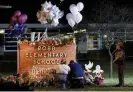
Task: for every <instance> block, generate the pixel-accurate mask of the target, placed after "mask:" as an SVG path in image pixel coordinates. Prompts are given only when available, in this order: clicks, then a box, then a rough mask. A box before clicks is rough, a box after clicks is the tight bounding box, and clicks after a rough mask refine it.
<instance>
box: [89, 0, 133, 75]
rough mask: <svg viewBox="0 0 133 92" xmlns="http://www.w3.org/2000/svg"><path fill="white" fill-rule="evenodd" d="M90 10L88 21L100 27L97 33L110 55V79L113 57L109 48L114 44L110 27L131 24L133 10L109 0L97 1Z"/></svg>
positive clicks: (132, 21) (128, 6)
mask: <svg viewBox="0 0 133 92" xmlns="http://www.w3.org/2000/svg"><path fill="white" fill-rule="evenodd" d="M92 10H93V12H94V13H93V14H92V18H91V20H90V21H91V22H93V23H94V22H95V23H97V24H98V25H100V28H99V29H98V32H99V35H100V37H101V38H102V39H103V42H104V45H105V47H106V48H107V50H108V52H109V55H110V77H112V72H113V68H112V67H113V64H112V61H113V56H112V53H111V46H112V45H113V44H114V33H113V32H112V31H111V30H112V29H113V28H112V27H111V26H110V25H111V24H117V23H133V10H132V9H131V7H130V5H120V6H118V5H117V4H116V3H115V2H113V1H109V0H99V1H98V2H97V3H96V6H95V7H94V8H93V9H92Z"/></svg>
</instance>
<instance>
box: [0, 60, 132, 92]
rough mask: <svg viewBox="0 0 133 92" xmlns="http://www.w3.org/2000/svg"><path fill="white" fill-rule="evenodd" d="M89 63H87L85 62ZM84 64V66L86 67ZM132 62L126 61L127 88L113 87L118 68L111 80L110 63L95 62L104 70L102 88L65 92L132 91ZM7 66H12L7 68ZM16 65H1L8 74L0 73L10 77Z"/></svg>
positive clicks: (114, 69)
mask: <svg viewBox="0 0 133 92" xmlns="http://www.w3.org/2000/svg"><path fill="white" fill-rule="evenodd" d="M84 63H87V62H84ZM84 63H83V62H82V65H84ZM132 63H133V62H132V60H130V61H126V64H125V69H124V77H125V87H113V86H114V85H116V84H118V79H117V71H116V66H115V65H114V68H113V78H109V69H110V68H109V67H110V66H109V61H94V67H93V69H95V65H97V64H99V65H101V68H102V69H103V70H104V75H103V76H104V78H105V80H104V82H103V84H102V85H101V86H85V88H83V89H70V88H67V89H64V91H76V90H78V91H79V90H81V91H132V90H133V71H132V70H133V64H132ZM7 65H10V67H9V66H7ZM14 65H15V64H14V63H12V64H10V63H9V62H8V63H5V64H1V67H0V68H1V69H6V70H7V71H6V72H0V75H9V74H12V73H14V72H8V71H9V70H11V69H13V68H14V67H13V66H14ZM35 90H37V91H54V90H56V91H60V90H61V89H59V88H55V87H50V88H39V87H38V88H35Z"/></svg>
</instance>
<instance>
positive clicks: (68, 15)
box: [66, 13, 75, 20]
mask: <svg viewBox="0 0 133 92" xmlns="http://www.w3.org/2000/svg"><path fill="white" fill-rule="evenodd" d="M70 18H71V19H72V20H75V19H74V15H73V14H72V13H68V14H67V15H66V19H67V20H69V19H70Z"/></svg>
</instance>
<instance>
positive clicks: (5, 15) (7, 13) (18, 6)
mask: <svg viewBox="0 0 133 92" xmlns="http://www.w3.org/2000/svg"><path fill="white" fill-rule="evenodd" d="M47 1H49V0H47ZM50 1H51V2H52V4H56V5H57V6H59V7H60V9H61V10H64V12H65V15H66V14H67V13H69V12H70V11H69V6H70V5H71V4H77V3H78V2H83V3H84V6H85V7H84V10H83V11H82V12H81V14H82V15H83V21H82V23H88V21H89V18H90V17H89V16H91V13H92V12H93V11H92V8H93V6H94V5H95V4H96V3H98V0H64V1H63V2H62V3H61V4H60V0H50ZM107 1H109V0H107ZM114 1H115V2H116V3H117V5H118V6H119V5H126V4H131V5H132V4H133V0H114ZM44 2H45V0H17V1H16V0H0V4H1V5H11V6H12V9H0V23H9V20H10V17H11V16H12V14H13V12H14V11H15V10H20V11H22V13H24V14H27V15H28V23H39V22H38V21H37V18H36V12H37V11H38V10H39V9H40V8H41V5H40V4H42V3H44ZM59 4H60V5H59ZM60 23H63V24H65V23H67V20H66V16H64V17H63V18H62V19H61V20H60Z"/></svg>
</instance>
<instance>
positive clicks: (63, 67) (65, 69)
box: [57, 64, 70, 74]
mask: <svg viewBox="0 0 133 92" xmlns="http://www.w3.org/2000/svg"><path fill="white" fill-rule="evenodd" d="M69 71H70V67H69V66H68V65H66V64H60V65H58V68H57V73H62V74H68V72H69Z"/></svg>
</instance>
